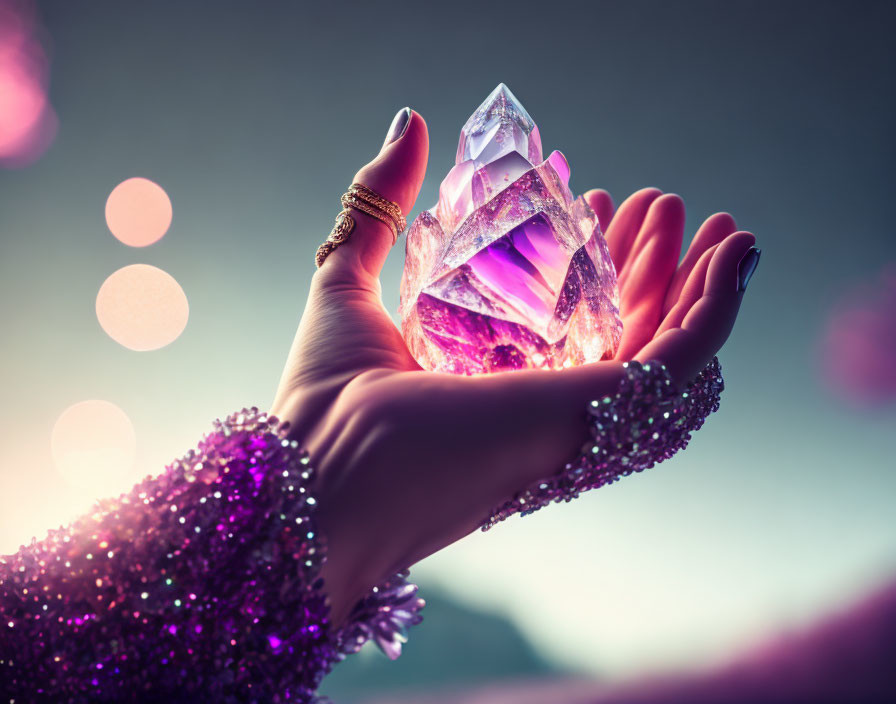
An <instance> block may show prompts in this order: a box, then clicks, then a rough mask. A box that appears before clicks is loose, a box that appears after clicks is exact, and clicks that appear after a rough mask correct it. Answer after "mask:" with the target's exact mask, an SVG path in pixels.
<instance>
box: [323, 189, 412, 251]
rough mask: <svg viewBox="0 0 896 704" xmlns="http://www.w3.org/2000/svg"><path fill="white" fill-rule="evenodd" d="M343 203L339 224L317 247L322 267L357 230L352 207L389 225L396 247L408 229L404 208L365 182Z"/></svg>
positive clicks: (346, 195) (337, 221)
mask: <svg viewBox="0 0 896 704" xmlns="http://www.w3.org/2000/svg"><path fill="white" fill-rule="evenodd" d="M340 201H341V202H342V208H343V209H342V211H341V212H340V213H339V215H337V216H336V222H335V224H334V225H333V229H332V230H331V231H330V235H329V236H328V237H327V239H326V240H325V241H324V243H323V244H321V246H320V247H318V248H317V254H316V255H315V257H314V262H315V264H317V266H318V267H320V266H321V265H322V264H323V263H324V260H325V259H326V258H327V257H328V256H329V255H330V253H331V252H332V251H333V250H335V249H336V248H337V247H338V246H339V245H340V244H342V243H343V242H345V241H347V240H348V238H349V235H350V234H351V233H352V230H354V227H355V220H354V218H352V216H351V214H350V213H349V209H350V208H354V209H355V210H358V211H360V212H362V213H366V214H367V215H370V216H371V217H375V218H376V219H377V220H379V221H381V222H383V223H385V224H386V226H387V227H388V228H389V229H390V230H391V231H392V244H393V245H394V244H395V243H396V242H397V241H398V235H399V234H400V233H401V232H402V231H403V230H404V229H405V228H406V227H407V221H406V220H405V217H404V214H403V213H402V212H401V206H399V205H398V203H395V202H393V201H391V200H387V199H386V198H383V197H382V196H381V195H380V194H379V193H377V192H376V191H374V190H373V189H371V188H368V187H367V186H365V185H364V184H363V183H353V184H352V185H351V186H349V189H348V191H346V192H345V193H344V194H343V195H342V198H341V199H340Z"/></svg>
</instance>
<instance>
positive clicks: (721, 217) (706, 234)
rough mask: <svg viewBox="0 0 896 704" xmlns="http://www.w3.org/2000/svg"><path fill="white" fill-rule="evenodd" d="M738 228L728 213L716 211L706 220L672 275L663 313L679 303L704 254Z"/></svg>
mask: <svg viewBox="0 0 896 704" xmlns="http://www.w3.org/2000/svg"><path fill="white" fill-rule="evenodd" d="M735 230H737V225H736V224H735V222H734V218H733V217H731V216H730V215H729V214H728V213H716V214H715V215H711V216H709V217H708V218H707V219H706V221H705V222H704V223H703V224H702V225H701V226H700V229H699V230H697V234H696V235H694V239H693V240H692V241H691V245H690V247H688V251H687V254H685V255H684V259H682V260H681V264H679V265H678V269H677V270H676V272H675V275H674V276H673V277H672V283H671V284H669V290H668V292H667V293H666V300H665V302H664V303H663V314H664V315H665V314H667V313H668V312H669V311H670V310H671V309H672V307H673V306H675V305H677V302H678V298H679V296H680V295H681V290H682V288H684V285H685V283H686V282H687V281H688V278H689V277H690V274H691V271H692V270H693V268H694V266H696V264H697V262H698V261H700V259H701V258H702V257H703V254H704V253H705V252H706V251H707V250H708V249H710V248H711V247H713V246H714V245H717V244H718V243H719V242H721V241H722V240H723V239H725V238H726V237H727V236H728V235H730V234H731V233H732V232H734V231H735Z"/></svg>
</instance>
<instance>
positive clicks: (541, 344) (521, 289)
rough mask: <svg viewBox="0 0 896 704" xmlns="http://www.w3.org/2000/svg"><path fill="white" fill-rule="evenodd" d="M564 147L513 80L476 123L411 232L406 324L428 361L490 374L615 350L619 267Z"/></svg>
mask: <svg viewBox="0 0 896 704" xmlns="http://www.w3.org/2000/svg"><path fill="white" fill-rule="evenodd" d="M569 173H570V171H569V164H568V162H567V161H566V158H565V157H564V156H563V154H561V153H560V152H557V151H555V152H553V153H551V154H550V155H549V156H548V158H547V159H544V160H543V157H542V148H541V136H540V135H539V132H538V127H537V126H536V125H535V122H534V121H533V120H532V118H531V117H529V114H528V113H527V112H526V111H525V109H524V108H523V107H522V105H520V104H519V102H518V101H517V100H516V98H515V97H514V96H513V94H512V93H511V92H510V90H509V89H508V88H507V86H505V85H504V84H503V83H502V84H501V85H499V86H498V87H497V88H496V89H495V90H494V91H493V92H492V94H491V95H490V96H489V97H488V98H486V100H485V102H483V103H482V105H480V106H479V108H478V109H477V110H476V112H474V113H473V115H472V116H471V117H470V119H469V120H467V122H466V124H465V125H464V127H463V129H462V131H461V136H460V142H459V144H458V147H457V157H456V164H455V166H454V168H452V169H451V171H449V172H448V175H447V176H446V177H445V179H444V181H442V185H441V187H440V188H439V202H438V203H437V204H436V205H435V207H433V208H432V209H431V210H429V211H425V212H423V213H421V214H420V216H419V217H418V218H417V219H416V220H415V221H414V223H413V224H412V225H411V228H410V230H409V232H408V240H407V256H406V260H405V268H404V275H403V278H402V283H401V318H402V332H403V334H404V337H405V340H406V341H407V343H408V347H409V348H410V350H411V353H412V354H413V355H414V357H415V358H416V359H417V361H418V362H419V363H420V365H421V366H423V367H424V368H426V369H430V370H433V371H447V372H452V373H456V374H478V373H485V372H492V371H500V370H506V369H521V368H527V367H536V368H545V369H557V368H561V367H569V366H574V365H578V364H585V363H587V362H593V361H597V360H599V359H603V358H607V357H610V356H612V355H613V353H614V352H615V350H616V347H617V346H618V344H619V338H620V335H621V333H622V323H621V322H620V320H619V309H618V303H619V294H618V291H617V287H616V271H615V268H614V267H613V262H612V261H611V260H610V254H609V251H608V250H607V245H606V241H605V240H604V237H603V234H602V233H601V230H600V225H599V223H598V222H597V217H596V216H595V214H594V212H593V211H592V210H591V208H590V207H589V206H588V204H587V203H586V202H585V200H584V199H583V198H581V197H579V198H574V197H573V194H572V192H571V191H570V190H569V186H568V182H569Z"/></svg>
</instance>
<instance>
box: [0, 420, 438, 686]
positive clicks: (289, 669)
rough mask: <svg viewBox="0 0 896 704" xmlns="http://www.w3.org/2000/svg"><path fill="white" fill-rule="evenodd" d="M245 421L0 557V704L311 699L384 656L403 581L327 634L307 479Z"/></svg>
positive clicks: (287, 450)
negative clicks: (359, 657) (375, 652)
mask: <svg viewBox="0 0 896 704" xmlns="http://www.w3.org/2000/svg"><path fill="white" fill-rule="evenodd" d="M286 430H287V426H286V424H282V425H281V424H279V423H278V421H277V419H276V418H273V417H270V416H267V415H266V414H264V413H260V412H259V411H258V409H255V408H253V409H250V410H246V409H244V410H243V411H241V412H238V413H235V414H233V415H231V416H229V417H228V418H227V419H226V420H225V421H223V422H221V421H217V422H216V423H215V428H214V431H213V432H212V433H210V434H209V435H207V436H206V437H205V438H204V439H203V440H202V441H201V442H200V444H199V446H198V448H197V450H195V451H190V452H189V453H188V454H187V455H186V456H185V457H183V458H182V459H180V460H177V461H175V462H173V463H172V464H170V465H169V466H168V467H167V468H166V469H165V471H164V472H163V473H162V474H161V475H159V476H157V477H152V478H147V479H145V480H144V481H142V482H141V483H140V484H138V485H136V486H135V487H134V488H133V489H132V490H131V491H130V492H129V493H127V494H124V495H122V496H120V497H119V498H117V499H108V500H104V501H100V502H98V503H97V504H96V505H95V506H94V508H93V511H92V512H91V513H89V514H87V515H85V516H83V517H82V518H80V519H79V520H77V521H75V522H74V523H72V524H71V525H70V526H68V527H66V528H60V529H59V530H53V531H50V533H49V534H48V536H47V537H46V538H45V539H44V540H41V541H37V540H33V541H32V542H31V544H30V545H28V546H24V547H23V548H21V549H20V550H19V552H17V553H16V554H14V555H10V556H7V557H3V558H0V702H2V704H6V703H7V702H10V703H12V702H15V703H16V704H24V703H25V702H53V703H54V704H57V703H58V704H62V703H63V702H71V703H74V702H77V703H86V702H191V704H192V703H194V702H216V703H222V704H231V703H236V702H239V703H248V702H258V703H262V702H264V703H271V704H278V703H280V702H300V703H305V702H312V701H314V692H315V690H316V689H317V686H318V684H319V683H320V680H321V679H322V678H323V676H324V675H325V674H326V673H327V672H328V671H329V670H330V668H331V667H332V666H333V664H335V663H336V662H338V661H339V660H341V659H342V658H344V657H345V656H346V655H347V654H348V653H352V652H355V651H357V650H358V649H359V648H360V647H361V645H363V643H364V642H365V641H366V640H368V639H369V638H373V639H374V640H376V642H377V643H379V644H380V646H381V647H382V648H383V649H384V650H385V651H386V652H387V654H388V655H389V656H390V657H393V658H394V657H397V656H398V654H399V653H400V651H401V643H402V642H403V641H404V639H405V634H406V629H407V627H408V626H410V625H412V624H414V623H418V622H419V621H420V620H421V616H420V614H419V611H420V609H421V608H422V606H423V601H422V600H421V599H417V598H416V591H417V588H416V586H415V585H413V584H408V583H407V582H406V581H405V577H406V576H407V573H406V572H403V573H400V574H398V575H395V576H394V577H392V578H390V579H388V580H386V582H384V583H383V584H381V585H380V586H379V587H377V588H375V589H374V590H373V591H372V592H370V593H369V594H368V596H367V597H365V598H364V599H362V600H361V601H360V602H359V603H358V605H357V606H356V607H355V609H354V611H353V612H352V614H351V616H350V617H349V620H348V623H347V624H346V625H345V626H343V627H342V628H340V629H338V630H337V629H332V628H331V627H330V625H329V621H328V618H329V605H328V602H327V600H326V597H325V596H324V595H323V594H322V591H321V587H322V580H321V579H320V578H319V577H318V573H319V570H320V567H321V565H322V564H323V562H324V560H325V553H326V547H325V543H324V541H323V539H322V537H321V536H320V535H319V534H318V532H317V530H316V528H315V525H314V511H315V507H316V501H315V499H314V497H313V496H312V495H311V493H310V487H311V486H312V483H313V480H314V470H313V469H312V468H311V466H310V464H309V460H308V457H307V455H306V454H305V453H303V452H302V450H300V449H299V446H298V445H297V443H296V442H295V441H289V440H287V439H286V437H285V433H286Z"/></svg>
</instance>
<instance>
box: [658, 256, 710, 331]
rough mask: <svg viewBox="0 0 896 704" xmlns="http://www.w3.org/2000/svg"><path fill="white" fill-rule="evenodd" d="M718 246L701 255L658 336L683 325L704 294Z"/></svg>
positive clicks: (664, 320)
mask: <svg viewBox="0 0 896 704" xmlns="http://www.w3.org/2000/svg"><path fill="white" fill-rule="evenodd" d="M718 247H719V246H718V245H714V246H712V247H710V248H709V249H707V250H706V251H705V252H704V253H703V255H702V256H701V257H700V259H699V261H698V262H697V264H696V266H694V268H693V269H691V272H690V275H689V276H688V280H687V281H686V282H685V283H684V286H683V287H682V288H681V291H680V293H679V296H678V299H677V301H676V303H675V305H674V306H673V308H672V310H670V311H669V312H668V313H667V314H666V317H665V318H663V322H662V323H661V324H660V327H659V329H658V330H657V331H656V336H659V335H661V334H663V333H664V332H666V330H669V329H671V328H677V327H681V323H682V321H683V320H684V317H685V316H686V315H687V314H688V311H689V310H690V309H691V307H692V306H693V305H694V304H695V303H696V302H697V301H699V300H700V298H701V297H702V296H703V289H704V287H705V286H706V272H707V271H708V270H709V263H710V261H712V257H713V254H715V251H716V249H718ZM676 273H677V272H676Z"/></svg>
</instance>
